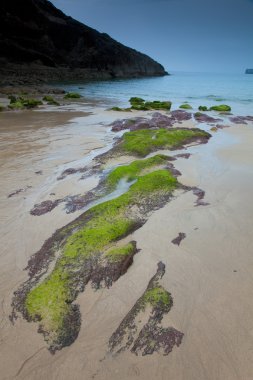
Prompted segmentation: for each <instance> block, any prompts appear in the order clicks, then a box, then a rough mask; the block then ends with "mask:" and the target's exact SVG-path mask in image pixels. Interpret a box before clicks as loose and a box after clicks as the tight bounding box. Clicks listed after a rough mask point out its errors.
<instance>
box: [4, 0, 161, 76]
mask: <svg viewBox="0 0 253 380" xmlns="http://www.w3.org/2000/svg"><path fill="white" fill-rule="evenodd" d="M0 68H1V69H0V79H1V78H2V80H3V78H5V79H6V78H16V79H20V78H21V82H22V81H25V82H27V81H31V82H32V81H36V80H44V81H47V80H66V79H84V78H114V77H141V76H162V75H166V74H167V73H166V72H165V70H164V68H163V66H162V65H160V64H159V63H157V62H156V61H154V60H153V59H151V58H150V57H148V56H147V55H145V54H142V53H139V52H137V51H136V50H134V49H131V48H128V47H126V46H124V45H122V44H121V43H119V42H117V41H115V40H113V39H112V38H111V37H110V36H109V35H107V34H105V33H99V32H98V31H96V30H94V29H92V28H90V27H88V26H86V25H84V24H82V23H80V22H78V21H76V20H74V19H73V18H71V17H69V16H66V15H65V14H64V13H63V12H61V11H60V10H59V9H57V8H56V7H55V6H54V5H53V4H51V3H50V2H49V1H48V0H24V1H20V0H1V4H0Z"/></svg>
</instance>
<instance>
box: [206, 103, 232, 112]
mask: <svg viewBox="0 0 253 380" xmlns="http://www.w3.org/2000/svg"><path fill="white" fill-rule="evenodd" d="M210 111H218V112H229V111H231V107H230V106H228V105H226V104H220V105H218V106H213V107H210Z"/></svg>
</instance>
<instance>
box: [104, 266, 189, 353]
mask: <svg viewBox="0 0 253 380" xmlns="http://www.w3.org/2000/svg"><path fill="white" fill-rule="evenodd" d="M164 273H165V265H164V264H163V263H162V262H159V263H158V268H157V272H156V274H155V275H154V276H153V277H152V278H151V280H150V281H149V284H148V286H147V289H146V290H145V292H144V293H143V295H142V296H141V297H140V298H139V299H138V300H137V301H136V303H135V304H134V306H133V307H132V309H131V310H130V311H129V313H128V314H127V315H126V316H125V318H124V319H123V320H122V321H121V323H120V325H119V327H118V328H117V329H116V331H115V332H114V333H113V334H112V336H111V338H110V340H109V350H110V352H112V353H114V354H119V353H120V352H122V351H125V350H130V351H131V352H132V353H135V354H136V355H138V354H142V355H143V356H144V355H150V354H153V353H154V352H160V353H162V354H163V355H168V354H169V353H170V352H171V351H172V349H173V347H174V346H175V345H177V346H179V345H180V344H181V342H182V339H183V335H184V334H183V333H181V332H180V331H178V330H176V329H175V328H174V327H163V326H162V325H161V322H162V320H163V316H164V315H165V314H167V313H168V312H169V311H170V309H171V308H172V306H173V299H172V296H171V294H170V293H169V292H168V291H167V290H165V289H164V288H163V287H162V286H161V285H160V283H159V281H160V279H161V278H162V277H163V275H164ZM141 312H149V318H148V321H147V322H146V323H145V322H143V321H142V320H140V318H141V317H140V313H141ZM138 331H139V333H138Z"/></svg>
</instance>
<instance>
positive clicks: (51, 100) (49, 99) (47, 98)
mask: <svg viewBox="0 0 253 380" xmlns="http://www.w3.org/2000/svg"><path fill="white" fill-rule="evenodd" d="M42 100H43V101H44V102H47V104H49V105H52V106H59V105H60V104H59V103H58V102H57V101H56V100H55V99H54V98H53V97H52V96H51V95H45V96H44V97H43V99H42Z"/></svg>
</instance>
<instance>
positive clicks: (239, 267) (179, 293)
mask: <svg viewBox="0 0 253 380" xmlns="http://www.w3.org/2000/svg"><path fill="white" fill-rule="evenodd" d="M141 115H142V113H141ZM117 117H118V114H115V113H113V112H108V111H103V110H102V109H99V108H94V107H93V108H92V107H90V108H89V109H87V110H85V112H79V111H78V112H77V111H73V112H42V111H40V112H37V111H27V112H23V113H7V112H6V113H4V114H2V115H0V118H1V119H0V133H1V137H2V139H1V151H2V153H1V155H0V167H1V178H2V180H1V192H0V197H1V198H0V207H1V216H2V217H1V222H2V227H1V247H2V250H1V255H0V299H1V306H0V307H1V308H0V315H1V332H0V334H1V335H0V368H1V375H0V378H1V379H3V380H7V379H8V380H9V379H20V380H21V379H26V380H30V379H31V380H41V379H52V380H53V379H57V380H58V379H60V380H65V379H69V378H72V379H76V380H79V379H85V380H86V379H87V380H89V379H97V380H107V379H108V380H109V379H110V380H118V379H122V380H124V379H137V378H139V379H150V380H153V379H159V380H167V379H177V380H196V379H199V380H251V379H252V372H253V364H252V363H253V304H252V302H251V298H250V294H251V293H252V288H253V280H252V267H253V256H252V252H253V240H252V215H253V203H252V200H251V198H252V191H253V153H252V145H253V129H252V126H253V125H252V122H251V123H250V122H249V123H248V125H242V124H238V125H234V124H233V125H231V127H230V128H225V129H222V130H218V131H217V132H213V133H212V138H211V139H210V140H209V142H208V143H207V144H203V145H192V146H189V147H188V148H187V150H174V151H173V152H170V151H164V150H163V151H161V152H160V153H163V154H169V155H172V156H175V155H177V154H180V153H186V152H187V153H190V154H191V155H190V157H189V158H188V159H186V158H183V157H181V158H177V160H176V161H174V162H173V165H174V167H175V168H176V169H177V170H179V171H180V172H181V176H180V177H179V178H178V180H179V181H180V183H181V184H183V185H185V186H194V187H198V188H200V189H203V190H204V191H205V197H204V201H205V202H207V203H208V204H207V205H205V206H196V197H195V196H194V195H193V193H192V192H186V191H183V190H182V189H180V190H177V191H176V192H175V194H174V198H173V199H172V200H171V201H170V202H169V203H167V204H166V205H165V206H164V207H163V208H161V209H159V210H157V211H155V212H153V213H152V215H150V216H149V218H148V220H147V222H146V223H145V224H144V225H143V226H142V227H141V228H139V229H137V231H135V232H134V233H133V234H132V235H130V236H127V238H126V241H127V242H129V241H131V240H134V241H136V242H137V248H138V249H139V250H140V251H139V252H138V253H137V254H136V255H135V257H134V262H133V264H132V265H131V266H130V267H129V269H128V271H127V272H126V273H125V274H124V275H123V276H121V277H120V278H119V279H118V280H117V281H116V282H114V283H113V285H112V286H111V287H110V288H109V289H107V288H102V289H99V290H97V291H94V289H92V288H91V287H90V286H89V285H88V286H87V287H86V289H85V291H84V292H82V293H80V294H79V295H78V298H77V300H76V302H77V303H78V304H79V305H80V312H81V316H82V324H81V329H80V332H79V335H78V337H77V339H76V340H75V342H74V343H73V344H72V345H70V346H69V347H64V348H63V349H62V350H60V351H57V352H56V353H55V354H54V355H52V354H51V353H50V352H49V351H48V349H47V345H46V343H45V341H44V338H43V336H42V335H41V334H38V333H37V328H38V325H37V323H34V322H31V323H28V322H27V321H25V320H24V319H23V318H21V317H19V318H18V319H17V320H16V322H15V324H12V323H11V321H10V319H9V315H10V314H11V302H12V298H13V292H14V291H15V290H16V289H17V288H18V287H19V286H20V285H21V284H22V283H23V282H24V281H25V280H26V278H27V272H26V271H24V268H25V267H26V265H27V262H28V259H29V258H30V256H31V255H32V254H33V253H35V252H36V251H38V250H39V249H40V247H41V246H42V244H43V242H44V241H45V240H46V239H47V238H49V237H50V236H51V235H52V234H53V233H54V231H55V230H56V229H58V228H60V227H63V226H65V225H66V224H67V223H69V222H71V221H73V220H74V219H75V218H76V217H77V216H78V215H81V213H82V211H81V210H79V211H76V212H75V213H70V214H66V212H65V210H64V207H63V204H60V205H59V206H57V207H56V208H55V209H53V210H52V211H51V212H50V213H47V214H45V215H42V216H39V217H36V216H32V215H30V213H29V212H30V210H31V209H32V207H33V206H34V205H35V204H38V203H40V202H43V201H45V200H48V199H50V200H55V199H58V198H63V197H66V196H67V195H76V194H84V193H85V192H88V191H90V190H91V189H93V188H94V187H95V186H97V184H98V182H99V176H98V175H92V176H88V177H87V178H85V179H82V180H80V177H81V174H80V173H76V174H74V175H70V176H67V177H66V178H64V179H63V180H61V181H59V180H57V178H58V177H59V175H60V174H61V173H62V172H63V171H64V170H65V169H67V168H79V167H81V166H85V165H87V164H89V163H90V162H91V160H92V158H94V157H95V155H96V154H99V153H103V152H105V151H106V149H108V147H109V148H110V146H111V145H112V143H113V138H114V137H115V134H114V133H113V132H111V131H110V128H109V127H108V126H107V125H108V124H109V123H110V122H112V121H113V120H115V119H116V118H117ZM124 117H130V116H129V115H128V116H127V113H122V114H120V118H124ZM181 126H186V127H192V126H196V123H195V122H193V121H191V122H189V121H188V122H184V124H181ZM199 127H200V128H201V127H202V125H200V126H199ZM204 127H205V128H206V129H207V130H208V131H209V132H210V128H211V127H210V126H206V125H205V126H204ZM156 153H159V152H156ZM125 161H126V158H122V161H121V160H120V158H119V159H118V160H116V161H111V162H110V165H112V164H115V165H116V164H119V163H120V162H125ZM18 190H20V191H18ZM15 193H16V194H15ZM12 194H13V195H12ZM9 195H12V196H10V197H8V196H9ZM180 232H181V233H184V234H185V239H183V240H182V241H181V243H180V245H179V246H178V245H175V244H173V243H172V240H173V239H174V238H176V237H177V236H178V234H179V233H180ZM160 261H162V262H163V263H164V264H165V266H166V271H165V274H164V276H163V277H162V279H161V284H162V286H163V287H164V288H165V289H167V290H168V291H169V292H170V293H171V295H172V297H173V307H172V308H171V310H170V312H169V313H168V314H166V315H164V318H163V320H162V325H163V326H172V327H173V328H175V329H176V330H178V331H180V332H182V333H183V334H184V336H183V339H182V343H181V345H180V346H179V347H174V348H173V350H172V352H170V353H169V355H164V356H163V355H161V354H159V353H156V352H155V353H154V354H153V355H146V356H142V355H138V356H137V355H135V354H133V353H131V352H130V351H125V352H122V353H120V354H118V355H113V354H112V353H110V352H109V350H108V341H109V339H110V337H111V335H112V333H113V332H114V331H115V330H116V329H117V327H118V326H119V324H120V322H121V321H122V319H123V318H124V317H125V316H126V314H127V313H128V312H129V310H131V308H132V307H133V305H134V304H135V303H136V301H137V300H138V299H139V297H141V295H142V294H143V292H144V291H145V289H146V287H147V284H148V282H149V280H150V278H151V277H152V276H153V275H154V274H155V272H156V269H157V263H158V262H160ZM145 319H147V313H146V314H145V313H143V315H142V316H141V320H142V322H141V323H144V321H145Z"/></svg>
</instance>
